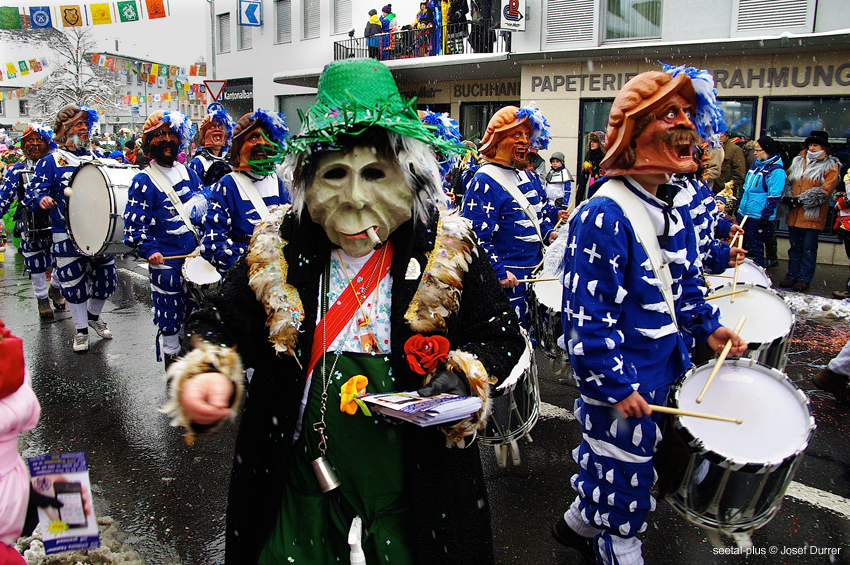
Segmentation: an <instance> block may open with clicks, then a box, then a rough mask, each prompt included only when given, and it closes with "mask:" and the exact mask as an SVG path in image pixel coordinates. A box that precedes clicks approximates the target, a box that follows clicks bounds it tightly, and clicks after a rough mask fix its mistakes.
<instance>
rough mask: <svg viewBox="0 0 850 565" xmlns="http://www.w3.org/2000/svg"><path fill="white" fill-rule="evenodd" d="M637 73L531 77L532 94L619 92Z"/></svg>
mask: <svg viewBox="0 0 850 565" xmlns="http://www.w3.org/2000/svg"><path fill="white" fill-rule="evenodd" d="M635 76H637V73H617V74H614V73H595V74H586V75H585V74H578V75H535V76H532V77H531V91H532V92H547V91H548V92H558V91H559V90H564V91H566V92H584V91H585V90H588V91H590V92H603V91H610V92H618V91H619V90H620V89H621V88H622V87H623V85H624V84H626V83H627V82H629V80H630V79H631V78H632V77H635Z"/></svg>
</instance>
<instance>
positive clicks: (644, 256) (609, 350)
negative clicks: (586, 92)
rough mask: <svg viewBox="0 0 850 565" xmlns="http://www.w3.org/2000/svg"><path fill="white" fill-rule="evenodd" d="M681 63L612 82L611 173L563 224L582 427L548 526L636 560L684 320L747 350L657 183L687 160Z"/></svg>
mask: <svg viewBox="0 0 850 565" xmlns="http://www.w3.org/2000/svg"><path fill="white" fill-rule="evenodd" d="M682 70H683V69H673V70H671V74H668V73H664V72H658V71H650V72H646V73H642V74H640V75H638V76H636V77H635V78H633V79H632V80H630V81H629V82H628V83H626V85H625V86H624V87H623V90H622V91H620V93H619V94H618V95H617V98H616V99H615V100H614V104H613V107H612V109H611V114H610V116H609V119H608V140H609V145H608V151H607V153H606V155H605V159H604V160H603V162H602V166H603V167H604V168H605V169H606V170H607V174H608V175H609V176H610V177H611V178H608V179H606V180H605V181H604V182H598V183H594V185H593V188H594V189H596V191H597V192H596V195H595V196H594V197H592V198H591V199H590V200H589V201H587V202H586V203H585V204H583V205H582V206H581V208H579V209H578V210H576V212H575V214H574V215H573V216H572V218H571V221H570V225H569V231H568V232H567V235H566V237H567V238H569V244H568V245H567V246H566V253H565V272H564V286H565V290H564V312H565V313H566V314H567V315H566V316H564V317H563V319H564V335H565V336H568V337H569V341H568V348H569V352H570V363H571V365H572V369H573V371H574V373H575V376H576V382H577V384H578V386H579V391H580V393H581V396H580V398H579V399H578V400H577V401H576V408H575V415H576V418H577V419H578V421H579V422H580V423H581V427H582V437H583V439H582V442H581V445H580V446H579V447H578V448H576V449H575V451H573V457H574V459H575V461H576V463H577V464H578V466H579V469H578V473H577V474H576V475H574V476H573V478H572V481H571V482H572V486H573V488H574V489H575V490H576V491H577V492H578V496H577V497H576V499H575V501H574V502H573V503H572V505H571V506H570V508H569V509H568V510H567V511H566V512H565V513H564V516H563V518H561V520H559V521H558V523H557V524H556V525H555V526H554V527H553V535H554V537H555V539H556V540H557V541H559V542H560V543H563V544H564V545H567V546H570V547H573V548H575V549H577V550H579V551H580V552H581V553H582V554H583V555H584V556H585V557H586V558H587V559H588V560H589V561H591V562H599V563H605V564H608V565H613V564H618V565H640V564H642V563H643V562H644V561H643V557H642V556H641V542H640V541H638V539H637V537H636V536H637V534H638V533H640V532H642V531H643V530H644V529H645V528H646V519H647V515H648V513H649V511H650V510H652V509H654V508H655V499H654V498H653V496H652V495H651V489H652V485H653V483H654V481H655V479H654V474H655V472H654V469H653V457H654V454H655V448H656V445H657V444H658V442H659V441H660V440H661V434H662V430H661V428H660V427H659V426H660V425H663V424H662V420H661V419H660V418H659V417H658V416H659V415H658V414H657V413H653V412H652V410H651V408H650V406H649V404H665V402H666V396H667V393H668V391H669V390H670V388H671V386H672V385H673V384H674V383H675V382H676V381H677V380H678V379H679V378H681V377H682V376H683V375H684V373H685V371H686V370H687V369H688V368H689V367H690V365H691V361H690V358H689V357H688V351H687V348H686V346H685V339H684V338H683V333H687V334H689V335H690V336H693V337H694V338H696V339H697V340H698V341H700V342H701V343H703V344H706V345H707V347H708V348H709V349H711V350H712V351H719V350H720V349H721V348H722V347H723V346H724V345H725V343H726V341H727V340H730V339H731V341H732V350H731V353H730V354H731V355H738V354H740V353H741V352H743V351H744V350H745V349H746V343H744V342H743V341H742V340H741V339H740V337H739V336H738V335H737V334H735V333H734V332H733V331H732V330H730V329H729V328H726V327H723V326H721V325H720V323H719V322H718V319H717V315H716V314H715V313H714V312H713V310H712V308H711V307H710V306H709V305H708V304H706V302H705V301H704V297H703V288H702V287H701V283H700V279H699V272H698V270H697V267H696V261H697V247H696V240H695V234H694V229H693V225H692V223H691V219H690V217H689V215H688V209H687V202H686V201H682V198H681V196H680V188H679V187H677V186H676V185H671V184H666V183H667V181H668V180H669V178H670V175H672V174H675V173H687V172H692V171H694V170H695V169H696V166H697V165H696V162H695V161H694V160H693V158H692V154H693V149H694V144H695V142H696V141H697V139H698V138H697V135H696V133H695V131H694V130H695V127H694V124H693V123H692V121H691V115H693V113H694V111H696V112H697V115H700V110H701V108H700V107H699V106H698V105H697V96H696V94H695V92H694V88H693V85H692V82H691V79H690V77H689V76H688V73H685V72H682ZM689 71H691V72H693V71H692V70H689ZM673 75H675V76H673ZM685 200H687V198H685ZM624 210H626V211H627V212H624ZM638 237H640V238H641V240H643V244H642V243H640V242H639V239H638ZM650 257H655V258H654V259H650Z"/></svg>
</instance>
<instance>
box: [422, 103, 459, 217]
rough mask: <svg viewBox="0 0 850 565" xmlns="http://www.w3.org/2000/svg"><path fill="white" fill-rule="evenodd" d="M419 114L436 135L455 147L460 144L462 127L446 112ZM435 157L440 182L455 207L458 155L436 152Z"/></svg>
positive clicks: (424, 111)
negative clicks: (454, 182)
mask: <svg viewBox="0 0 850 565" xmlns="http://www.w3.org/2000/svg"><path fill="white" fill-rule="evenodd" d="M417 114H418V115H419V119H420V120H422V123H423V124H425V125H427V126H431V128H432V130H433V132H434V135H436V136H437V137H439V138H440V139H444V140H446V141H448V142H450V143H452V144H453V145H457V144H458V143H460V139H461V138H460V126H459V125H458V123H457V121H456V120H454V119H452V118H451V117H450V116H449V115H448V114H447V113H446V112H442V113H438V112H432V111H430V110H418V111H417ZM435 157H436V158H437V162H438V163H439V164H440V180H441V181H442V185H443V190H444V191H445V192H446V194H447V196H448V197H449V200H450V201H451V203H452V204H453V205H454V204H455V194H454V192H453V191H452V189H451V188H452V182H453V180H454V176H453V175H454V171H455V170H456V169H457V164H458V155H457V153H454V152H439V153H437V152H436V150H435Z"/></svg>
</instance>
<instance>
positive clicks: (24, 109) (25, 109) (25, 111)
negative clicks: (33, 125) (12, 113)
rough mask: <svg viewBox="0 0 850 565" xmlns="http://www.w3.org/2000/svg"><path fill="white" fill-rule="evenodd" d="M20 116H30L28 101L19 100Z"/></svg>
mask: <svg viewBox="0 0 850 565" xmlns="http://www.w3.org/2000/svg"><path fill="white" fill-rule="evenodd" d="M18 115H19V116H27V115H29V105H28V104H27V101H26V100H18Z"/></svg>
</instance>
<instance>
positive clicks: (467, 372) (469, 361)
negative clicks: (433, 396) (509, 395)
mask: <svg viewBox="0 0 850 565" xmlns="http://www.w3.org/2000/svg"><path fill="white" fill-rule="evenodd" d="M446 367H447V368H448V370H450V371H451V372H453V373H456V374H462V375H464V376H466V381H467V383H468V384H469V394H470V395H473V396H477V397H478V398H480V399H481V401H482V402H483V403H484V404H483V405H482V406H481V410H479V411H478V412H476V413H475V414H472V415H470V416H469V417H468V418H466V419H464V420H461V421H460V422H458V423H457V424H454V425H452V426H443V427H442V428H441V429H442V431H443V433H444V434H446V447H448V448H451V447H458V448H459V449H463V448H464V447H466V446H467V445H470V444H471V443H472V442H473V441H475V437H476V435H477V434H478V432H483V431H484V428H485V427H486V426H487V420H488V419H489V418H490V412H491V411H492V409H493V401H492V400H490V385H492V384H495V382H496V379H495V378H493V377H491V376H490V375H488V374H487V369H485V368H484V365H482V364H481V361H479V360H478V359H476V358H475V356H474V355H472V354H471V353H467V352H465V351H460V350H457V349H455V350H453V351H450V352H449V357H448V359H447V360H446ZM433 373H434V374H436V371H434V372H433ZM430 380H431V378H430V375H429V378H427V379H426V381H425V382H424V383H423V386H425V385H427V384H428V382H429V381H430ZM468 437H469V438H470V439H469V441H468V442H467V441H466V438H468Z"/></svg>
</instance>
